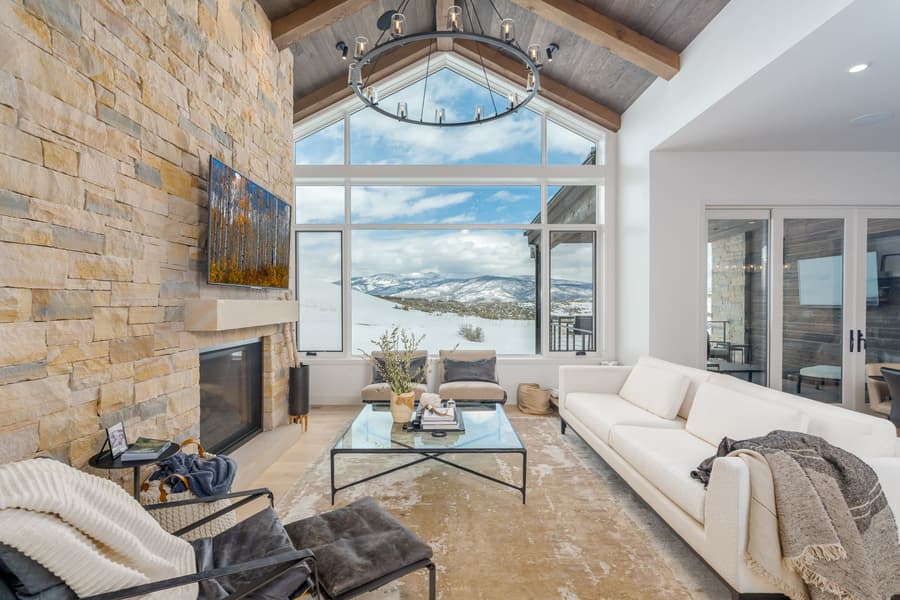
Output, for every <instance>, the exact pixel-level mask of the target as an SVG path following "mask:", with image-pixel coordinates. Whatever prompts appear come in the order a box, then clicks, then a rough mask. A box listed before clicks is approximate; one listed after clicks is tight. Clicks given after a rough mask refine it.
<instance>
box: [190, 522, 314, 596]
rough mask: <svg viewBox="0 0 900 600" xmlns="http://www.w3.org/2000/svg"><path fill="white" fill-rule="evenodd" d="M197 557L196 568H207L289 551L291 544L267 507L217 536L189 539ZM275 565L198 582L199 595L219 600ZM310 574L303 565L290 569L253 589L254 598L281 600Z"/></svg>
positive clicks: (202, 569) (200, 569) (204, 569)
mask: <svg viewBox="0 0 900 600" xmlns="http://www.w3.org/2000/svg"><path fill="white" fill-rule="evenodd" d="M191 545H192V546H193V547H194V555H195V557H196V559H197V570H198V571H208V570H211V569H215V568H218V567H224V566H228V565H236V564H239V563H243V562H247V561H251V560H256V559H258V558H264V557H266V556H272V555H275V554H282V553H284V552H291V551H292V550H294V546H293V544H292V543H291V539H290V538H289V537H288V534H287V532H286V531H285V529H284V527H283V526H282V525H281V521H279V520H278V515H276V514H275V511H273V510H272V509H271V508H266V509H265V510H262V511H260V512H258V513H256V514H254V515H252V516H251V517H248V518H246V519H244V520H243V521H240V522H238V524H237V525H235V526H234V527H231V528H229V529H227V530H225V531H223V532H222V533H220V534H219V535H217V536H215V537H212V538H202V539H199V540H194V541H193V542H191ZM277 569H278V567H268V568H267V569H256V570H253V571H245V572H243V573H236V574H234V575H226V576H224V577H218V578H216V579H208V580H206V581H202V582H200V583H199V584H198V585H199V586H200V589H199V595H198V598H200V599H201V600H221V599H222V598H226V597H228V596H229V595H230V594H232V593H234V592H235V591H236V590H238V589H240V588H242V587H244V586H245V585H247V584H248V583H250V582H252V581H254V580H258V579H259V578H261V577H263V576H265V574H266V573H267V572H272V571H275V570H277ZM308 576H309V571H308V570H307V569H306V568H305V567H299V568H296V569H292V570H290V571H288V572H287V573H285V574H283V575H281V576H280V577H278V578H277V579H275V580H274V581H272V582H270V583H268V584H266V585H265V586H263V587H262V588H261V589H259V590H256V591H255V592H253V598H254V599H255V600H284V598H290V597H293V593H294V592H295V591H296V590H297V589H298V588H299V587H300V586H302V585H303V584H304V583H305V582H306V580H307V578H308Z"/></svg>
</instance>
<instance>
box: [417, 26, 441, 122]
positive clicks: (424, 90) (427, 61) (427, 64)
mask: <svg viewBox="0 0 900 600" xmlns="http://www.w3.org/2000/svg"><path fill="white" fill-rule="evenodd" d="M436 45H437V40H434V41H432V42H428V58H426V59H425V85H424V86H423V88H422V108H421V109H420V110H419V120H420V121H423V120H424V119H425V94H427V93H428V69H429V68H431V52H432V47H433V46H436Z"/></svg>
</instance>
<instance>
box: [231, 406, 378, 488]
mask: <svg viewBox="0 0 900 600" xmlns="http://www.w3.org/2000/svg"><path fill="white" fill-rule="evenodd" d="M361 408H362V407H361V406H360V405H358V404H355V405H347V406H323V407H312V409H311V410H310V412H309V430H308V431H305V432H304V431H303V426H302V425H283V426H282V427H279V428H277V429H275V430H273V431H265V432H263V433H261V434H259V435H258V436H256V437H255V438H253V439H252V440H250V441H249V442H248V443H246V444H244V445H243V446H241V447H240V448H238V449H237V450H235V451H234V452H232V453H231V454H230V456H231V457H232V458H233V459H235V460H236V461H237V463H238V472H237V477H236V478H235V481H234V484H233V485H232V489H235V490H246V489H252V488H261V487H264V488H269V489H270V490H272V492H273V493H274V494H275V501H276V502H277V501H278V500H280V499H281V498H283V497H284V495H285V493H287V491H288V490H289V489H290V488H291V485H293V483H294V482H295V481H297V479H299V478H300V476H301V475H302V474H303V472H304V471H305V470H306V469H307V468H308V467H309V466H310V465H311V464H312V463H313V462H315V461H316V459H318V458H319V456H321V455H322V453H323V452H324V451H325V450H326V449H327V448H329V447H330V445H331V443H332V441H334V439H335V438H336V437H337V436H338V435H339V434H340V433H341V431H342V430H343V428H344V427H346V426H347V423H348V422H349V421H350V419H351V418H352V417H353V415H355V414H356V413H357V412H359V410H360V409H361Z"/></svg>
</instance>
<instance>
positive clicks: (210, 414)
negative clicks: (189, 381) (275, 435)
mask: <svg viewBox="0 0 900 600" xmlns="http://www.w3.org/2000/svg"><path fill="white" fill-rule="evenodd" d="M262 370H263V359H262V341H261V340H250V341H246V342H239V343H235V344H228V345H227V346H216V347H214V348H207V349H205V350H202V351H201V352H200V440H201V442H202V443H203V446H204V448H206V449H207V450H209V451H210V452H213V453H224V452H228V451H229V450H234V449H235V448H237V447H238V446H240V445H241V444H243V443H244V442H246V441H247V440H249V439H250V438H251V437H253V436H254V435H256V434H257V433H258V432H260V431H261V430H262Z"/></svg>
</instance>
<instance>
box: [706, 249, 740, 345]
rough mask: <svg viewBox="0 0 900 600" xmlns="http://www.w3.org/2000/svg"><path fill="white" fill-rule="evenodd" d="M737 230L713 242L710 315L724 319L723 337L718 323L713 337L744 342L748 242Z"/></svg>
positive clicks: (733, 342)
mask: <svg viewBox="0 0 900 600" xmlns="http://www.w3.org/2000/svg"><path fill="white" fill-rule="evenodd" d="M745 236H746V234H745V233H743V232H742V233H738V234H735V235H732V236H729V237H726V238H724V239H720V240H716V241H714V242H712V266H713V278H712V290H711V291H712V318H713V320H714V321H727V322H728V326H727V328H726V335H727V337H726V339H725V340H722V328H721V325H716V327H715V328H714V329H713V331H712V339H713V340H715V341H727V342H730V343H732V344H745V343H747V342H746V340H745V337H746V336H745V333H746V331H745V329H746V328H745V324H746V319H747V296H748V289H747V242H746V237H745Z"/></svg>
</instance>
